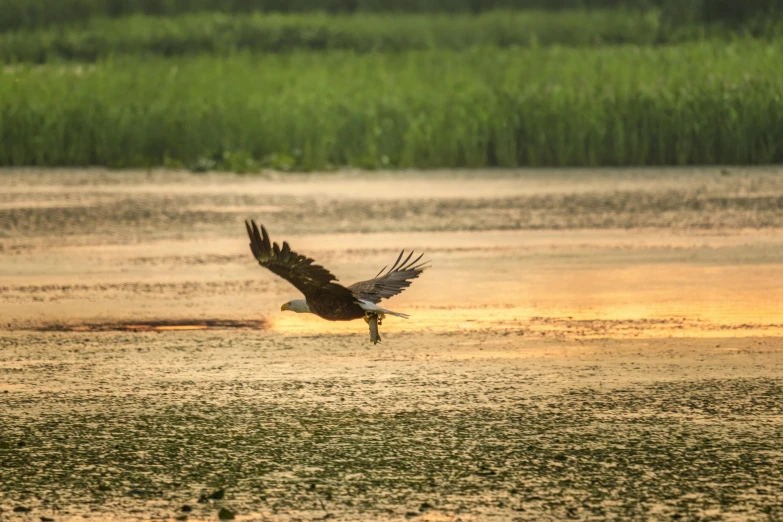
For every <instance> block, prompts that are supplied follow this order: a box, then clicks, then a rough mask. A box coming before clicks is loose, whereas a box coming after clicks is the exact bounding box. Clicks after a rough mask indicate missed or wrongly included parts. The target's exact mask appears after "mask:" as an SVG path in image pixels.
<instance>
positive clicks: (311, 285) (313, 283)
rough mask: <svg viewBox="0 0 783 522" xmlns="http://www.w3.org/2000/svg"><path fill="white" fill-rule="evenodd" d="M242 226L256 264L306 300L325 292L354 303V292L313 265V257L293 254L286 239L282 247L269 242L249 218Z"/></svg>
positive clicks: (263, 232) (264, 232)
mask: <svg viewBox="0 0 783 522" xmlns="http://www.w3.org/2000/svg"><path fill="white" fill-rule="evenodd" d="M245 228H246V229H247V235H248V237H250V250H251V251H252V252H253V256H254V257H255V258H256V260H258V264H260V265H261V266H263V267H265V268H268V269H269V270H270V271H271V272H272V273H274V274H276V275H278V276H280V277H282V278H283V279H285V280H286V281H288V282H289V283H291V284H292V285H294V286H295V287H296V288H297V289H298V290H299V291H300V292H302V293H303V294H304V295H305V298H306V299H312V298H315V299H321V298H322V297H323V296H324V293H326V294H328V295H329V296H331V297H335V298H338V299H341V300H344V301H346V302H348V303H352V302H355V299H356V298H355V296H354V294H353V293H352V292H351V291H350V290H349V289H347V288H346V287H344V286H342V285H341V284H339V283H335V282H334V281H337V278H336V277H335V276H334V274H332V273H331V272H329V270H327V269H326V268H324V267H322V266H320V265H316V264H315V262H314V260H313V259H311V258H309V257H305V256H303V255H300V254H297V253H296V252H294V251H293V250H291V247H290V246H289V245H288V243H287V242H283V248H282V249H281V248H280V246H279V245H278V244H277V243H272V242H271V241H270V239H269V234H268V233H267V231H266V228H264V226H263V225H261V230H260V231H259V227H258V225H256V222H255V221H253V220H252V219H251V220H250V221H245Z"/></svg>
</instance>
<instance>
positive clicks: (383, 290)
mask: <svg viewBox="0 0 783 522" xmlns="http://www.w3.org/2000/svg"><path fill="white" fill-rule="evenodd" d="M404 254H405V250H403V251H402V252H400V255H399V257H398V258H397V261H395V262H394V265H392V267H391V268H390V269H389V270H388V271H387V272H386V273H385V274H384V273H383V271H384V270H386V267H383V269H381V271H380V272H378V275H377V276H375V278H373V279H369V280H367V281H359V282H358V283H354V284H352V285H351V286H349V287H348V289H349V290H351V291H352V292H353V293H354V295H356V296H357V297H358V298H359V299H364V300H365V301H370V302H372V303H378V302H379V301H380V300H381V299H388V298H390V297H392V296H395V295H397V294H399V293H401V292H402V291H403V290H405V289H406V288H408V287H409V286H410V285H411V282H412V281H413V280H414V279H416V278H417V277H419V274H421V273H422V272H423V271H424V269H425V268H429V265H427V263H428V262H429V261H424V262H422V263H419V264H418V265H417V264H416V263H418V262H419V260H420V259H421V258H422V256H423V255H424V254H421V255H420V256H419V257H417V258H416V259H414V260H413V261H410V259H411V257H413V252H411V253H410V254H408V257H407V258H405V261H403V262H402V263H400V260H401V259H402V256H403V255H404ZM409 261H410V262H409ZM381 274H383V275H381Z"/></svg>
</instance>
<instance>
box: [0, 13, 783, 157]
mask: <svg viewBox="0 0 783 522" xmlns="http://www.w3.org/2000/svg"><path fill="white" fill-rule="evenodd" d="M780 4H781V2H780V1H779V0H774V1H773V0H752V1H747V2H744V3H741V4H740V3H737V2H726V1H722V0H698V1H696V0H694V1H691V2H687V1H683V2H674V1H669V0H660V1H656V2H652V1H647V2H643V1H635V0H629V1H626V2H620V1H617V0H602V1H592V2H587V1H576V0H574V1H571V0H560V1H558V2H542V1H536V0H503V1H501V0H497V1H493V2H484V1H482V2H471V1H469V0H464V1H463V0H449V1H440V2H426V1H425V2H410V3H405V2H402V3H400V2H389V1H388V0H353V1H348V0H323V1H315V0H298V1H294V2H282V1H271V0H243V1H239V0H237V1H233V2H232V1H217V0H170V1H165V0H164V1H155V2H152V1H150V2H145V1H140V2H129V1H119V0H60V1H58V2H55V1H53V0H6V1H5V2H4V3H2V4H0V20H1V22H0V30H1V31H2V32H0V60H1V61H3V62H4V65H3V66H2V71H3V72H2V74H0V165H5V166H20V165H36V166H81V165H107V166H111V167H151V166H169V167H177V168H180V167H188V168H191V169H193V170H207V169H216V168H217V169H228V170H234V171H239V172H252V171H256V170H259V169H260V168H264V167H271V168H278V169H286V170H312V169H328V168H337V167H341V166H354V167H361V168H430V167H491V166H503V167H513V166H602V165H603V166H631V165H692V164H766V163H776V162H780V161H782V160H783V104H782V103H781V101H782V99H783V75H781V74H780V71H781V70H783V58H781V48H782V47H783V45H782V44H783V40H781V38H780V35H781V34H783V24H781V23H780V22H781V20H783V18H781V16H780V14H781V13H782V12H783V11H781V9H780V7H781V6H780ZM738 6H740V7H741V8H740V7H738Z"/></svg>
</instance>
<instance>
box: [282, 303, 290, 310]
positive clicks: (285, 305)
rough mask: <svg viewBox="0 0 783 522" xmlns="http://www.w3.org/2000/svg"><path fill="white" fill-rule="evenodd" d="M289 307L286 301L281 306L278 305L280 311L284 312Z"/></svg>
mask: <svg viewBox="0 0 783 522" xmlns="http://www.w3.org/2000/svg"><path fill="white" fill-rule="evenodd" d="M290 309H291V307H290V306H288V303H284V304H283V306H281V307H280V311H281V312H285V311H286V310H290Z"/></svg>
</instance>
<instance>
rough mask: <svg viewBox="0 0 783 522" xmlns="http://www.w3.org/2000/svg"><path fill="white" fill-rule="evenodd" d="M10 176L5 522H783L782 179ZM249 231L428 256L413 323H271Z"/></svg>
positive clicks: (346, 267)
mask: <svg viewBox="0 0 783 522" xmlns="http://www.w3.org/2000/svg"><path fill="white" fill-rule="evenodd" d="M0 178H2V179H3V181H4V182H5V183H4V186H5V187H7V190H5V191H4V192H3V193H2V194H0V316H1V317H2V318H3V320H2V324H0V418H2V420H3V424H2V430H0V518H2V519H5V518H11V517H13V519H19V520H24V519H28V520H40V517H49V518H53V519H55V520H72V519H74V520H75V519H77V518H78V519H80V520H81V519H83V517H85V516H86V517H88V518H91V519H116V520H128V519H135V520H160V519H174V518H177V517H183V516H186V517H188V518H189V519H213V520H214V519H215V518H216V516H217V513H218V510H219V509H220V508H226V509H230V510H231V511H233V512H235V513H236V514H237V517H238V518H239V519H246V520H248V519H253V520H255V519H259V520H260V519H274V520H294V519H300V520H311V519H324V518H325V517H326V518H336V519H345V520H355V519H358V518H362V519H367V518H370V519H383V520H388V519H399V520H410V519H421V520H485V519H493V518H494V519H498V520H562V519H582V520H588V519H608V518H616V519H643V520H671V519H672V518H673V517H680V518H681V519H682V518H684V519H696V518H703V519H710V518H712V519H723V520H758V519H763V518H765V517H767V518H771V519H774V517H781V516H783V511H782V510H781V508H780V506H781V505H783V475H781V469H783V453H781V451H780V449H779V443H778V441H779V440H781V436H783V410H781V406H780V405H781V404H783V401H781V399H783V397H781V390H783V354H781V350H783V343H782V342H781V340H782V339H783V335H781V334H782V333H783V332H782V331H781V330H783V306H780V305H781V304H782V303H783V287H781V286H780V285H776V284H774V282H775V281H780V280H783V268H781V267H782V266H783V265H781V264H780V259H781V258H782V257H781V255H783V221H781V219H783V218H782V217H781V216H783V212H781V210H783V206H781V201H783V181H781V180H783V177H781V176H780V175H779V173H777V172H774V171H769V170H766V171H765V170H747V171H734V172H732V173H731V175H729V176H726V175H723V174H721V172H720V171H717V170H716V171H711V170H709V169H703V170H697V171H687V172H685V171H663V172H655V171H601V172H584V171H570V172H563V173H558V172H547V173H542V172H526V171H523V172H517V173H509V172H500V173H457V174H453V173H430V174H423V173H405V174H398V175H390V174H356V173H349V174H335V175H314V176H310V175H307V176H294V177H285V178H276V177H274V176H271V177H249V176H234V175H225V176H223V175H190V174H184V173H166V172H153V173H127V172H124V173H107V172H103V171H97V172H95V171H93V172H78V171H60V172H52V171H43V172H31V171H9V172H4V173H2V174H0ZM376 194H377V195H378V197H376ZM378 200H380V201H378ZM246 217H254V218H256V219H257V220H258V221H259V222H262V223H264V224H265V225H266V226H267V228H268V229H269V231H270V233H271V234H272V238H273V239H275V240H279V241H282V240H287V241H288V242H289V243H290V244H291V246H292V248H294V249H295V250H297V251H299V252H300V253H304V254H307V255H310V256H312V257H314V258H315V259H316V260H317V261H318V262H320V263H322V264H324V265H325V266H327V267H328V268H329V269H331V270H332V271H333V272H334V273H335V274H337V276H338V277H339V278H340V279H341V280H345V281H346V282H349V283H351V282H353V281H354V280H356V279H362V278H369V277H371V276H373V275H375V273H377V271H378V270H379V269H380V268H381V267H382V266H384V265H386V264H388V263H390V262H393V261H394V259H395V258H396V257H397V254H398V252H399V250H400V249H402V248H413V249H415V250H417V251H419V250H421V251H424V252H426V254H427V255H426V257H427V258H429V259H430V260H431V261H432V269H430V270H428V271H426V272H425V273H424V274H423V275H422V276H421V277H420V278H419V279H417V280H416V281H415V282H414V284H413V285H412V286H411V287H410V288H409V289H407V290H406V291H405V292H404V293H403V294H401V295H399V296H397V297H395V298H393V299H392V300H390V301H388V303H385V306H388V307H389V308H390V309H392V310H398V311H401V312H406V313H410V314H411V319H410V320H407V321H406V320H402V319H397V318H393V317H390V318H387V319H386V320H385V321H384V323H383V326H382V327H381V328H382V330H381V331H382V334H383V342H382V343H381V344H379V345H378V346H372V345H371V344H369V335H368V332H367V326H366V325H365V324H364V322H362V321H354V322H349V323H329V322H326V321H322V320H320V319H318V318H315V317H309V316H303V315H296V314H293V313H284V312H281V311H280V305H281V304H282V303H283V302H285V301H287V300H288V299H291V298H294V297H297V292H296V290H295V289H293V287H291V286H290V285H288V284H287V283H286V282H284V281H282V280H280V279H278V278H276V277H274V276H273V275H272V274H270V273H268V272H267V271H265V270H264V269H262V268H260V267H258V265H257V264H256V262H255V261H254V260H253V259H252V257H251V255H250V252H249V248H248V246H247V239H246V236H245V232H244V227H243V225H242V220H243V219H244V218H246ZM221 490H224V491H225V493H224V495H223V497H222V498H219V499H217V498H202V497H209V496H210V495H211V494H213V493H215V492H218V491H221ZM215 496H220V495H215ZM199 499H201V500H202V502H199ZM184 506H188V507H189V508H191V510H190V511H183V510H182V509H183V507H184ZM22 508H24V509H30V511H29V512H21V511H20V512H14V510H15V509H22Z"/></svg>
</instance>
